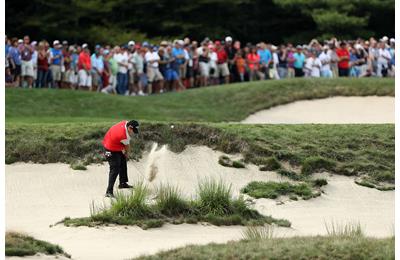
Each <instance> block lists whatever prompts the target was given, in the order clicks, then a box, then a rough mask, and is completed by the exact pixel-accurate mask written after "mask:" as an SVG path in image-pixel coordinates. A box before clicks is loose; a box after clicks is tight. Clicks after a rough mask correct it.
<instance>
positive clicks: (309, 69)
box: [304, 49, 322, 78]
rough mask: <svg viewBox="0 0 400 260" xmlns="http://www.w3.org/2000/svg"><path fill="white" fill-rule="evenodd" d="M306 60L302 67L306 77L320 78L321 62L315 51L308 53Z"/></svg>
mask: <svg viewBox="0 0 400 260" xmlns="http://www.w3.org/2000/svg"><path fill="white" fill-rule="evenodd" d="M308 56H309V57H308V59H307V61H306V64H305V66H304V71H305V75H306V77H312V78H319V77H320V76H321V67H322V64H321V61H320V60H319V58H318V57H317V51H316V49H314V50H311V51H309V52H308Z"/></svg>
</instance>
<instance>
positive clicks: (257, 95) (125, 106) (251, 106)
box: [5, 78, 395, 123]
mask: <svg viewBox="0 0 400 260" xmlns="http://www.w3.org/2000/svg"><path fill="white" fill-rule="evenodd" d="M394 92H395V90H394V79H375V78H365V79H350V78H348V79H288V80H279V81H278V80H273V81H258V82H250V83H240V84H231V85H225V86H216V87H207V88H200V89H193V90H190V91H185V92H182V93H167V94H163V95H154V96H149V97H124V96H123V97H121V96H107V95H104V94H101V93H88V92H82V91H69V90H48V89H33V90H28V89H6V95H5V103H6V121H7V122H29V123H35V122H47V123H54V122H105V121H115V120H118V119H124V118H135V119H139V120H152V121H167V122H168V121H183V122H200V121H201V122H232V121H240V120H243V119H244V118H246V117H247V116H248V115H250V114H252V113H254V112H256V111H258V110H261V109H266V108H270V107H273V106H276V105H281V104H286V103H290V102H293V101H297V100H305V99H315V98H326V97H330V96H368V95H378V96H394Z"/></svg>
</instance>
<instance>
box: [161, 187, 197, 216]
mask: <svg viewBox="0 0 400 260" xmlns="http://www.w3.org/2000/svg"><path fill="white" fill-rule="evenodd" d="M156 207H157V209H158V210H159V211H160V213H161V214H164V215H166V216H178V215H182V214H185V213H187V212H188V211H190V209H189V204H188V202H187V201H185V200H184V199H183V197H182V194H181V191H180V190H179V188H178V187H174V186H171V185H169V184H167V185H161V186H160V187H159V188H158V190H157V198H156Z"/></svg>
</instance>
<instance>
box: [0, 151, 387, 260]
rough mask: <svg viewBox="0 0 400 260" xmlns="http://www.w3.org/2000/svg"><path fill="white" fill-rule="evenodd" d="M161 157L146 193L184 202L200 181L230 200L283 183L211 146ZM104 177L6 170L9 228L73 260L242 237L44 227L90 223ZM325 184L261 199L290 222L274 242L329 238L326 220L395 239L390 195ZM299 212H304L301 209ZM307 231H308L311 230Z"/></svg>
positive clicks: (210, 229) (189, 229)
mask: <svg viewBox="0 0 400 260" xmlns="http://www.w3.org/2000/svg"><path fill="white" fill-rule="evenodd" d="M158 151H160V153H162V155H161V154H159V155H160V156H159V158H158V159H157V163H158V164H157V167H158V172H157V175H156V177H155V179H154V180H153V181H152V182H149V186H150V188H154V187H155V186H157V185H158V184H159V183H165V182H169V183H170V184H173V185H177V186H179V187H180V188H181V189H182V191H183V194H184V195H185V196H191V195H192V194H194V192H195V189H196V186H197V182H198V180H199V179H201V178H202V177H212V178H217V179H219V178H221V179H222V180H224V181H226V182H227V183H232V189H233V193H234V195H237V194H238V193H239V190H240V188H242V187H243V186H245V185H246V184H247V183H248V182H250V181H254V180H258V181H286V180H287V179H286V178H283V177H281V176H280V175H278V174H276V173H274V172H261V171H259V170H258V167H257V166H255V165H246V169H236V168H229V167H223V166H221V165H219V164H218V158H219V156H221V155H222V153H220V152H217V151H213V150H212V149H210V148H208V147H193V146H189V147H187V148H186V149H185V150H184V151H183V152H182V153H179V154H175V153H173V152H171V151H169V150H168V149H160V150H158ZM148 160H149V154H148V153H145V154H144V157H143V159H142V160H140V161H139V162H133V161H132V162H129V163H128V168H129V178H130V182H135V181H136V180H139V179H143V178H144V177H146V175H145V174H146V166H147V165H148ZM107 171H108V165H107V164H103V165H89V166H88V170H87V171H74V170H72V169H71V168H70V166H69V165H66V164H60V163H56V164H45V165H42V164H30V163H29V164H26V163H16V164H12V165H6V229H7V230H14V231H22V232H25V233H28V234H29V235H32V236H34V237H36V238H37V239H41V240H45V241H48V242H51V243H55V244H58V245H60V246H61V247H63V249H64V250H65V251H66V252H68V253H69V254H71V255H72V257H73V258H77V259H90V258H96V259H125V258H131V257H135V256H139V255H141V254H152V253H156V252H158V251H160V250H167V249H171V248H176V247H181V246H184V245H187V244H207V243H210V242H217V243H225V242H227V241H229V240H239V239H241V238H242V233H241V232H242V230H243V227H238V226H233V227H216V226H211V225H188V224H182V225H169V224H167V225H165V226H164V227H162V228H157V229H149V230H142V229H140V228H139V227H135V226H130V227H126V226H114V225H113V226H109V227H97V228H89V227H77V228H75V227H65V226H63V225H57V226H53V227H50V226H49V225H52V224H54V223H56V222H58V221H60V220H61V219H63V218H64V217H66V216H69V217H86V216H89V214H90V204H91V202H92V201H95V203H102V202H103V201H107V200H108V199H105V198H104V192H105V185H106V181H107ZM327 179H328V185H327V186H325V187H324V189H326V192H325V194H323V195H322V196H321V197H320V198H315V199H311V200H308V201H297V202H287V203H285V204H284V205H279V206H278V205H276V202H275V201H273V200H266V199H260V200H256V201H255V207H256V209H258V210H259V211H260V212H261V213H263V214H266V215H271V216H273V217H283V218H286V219H288V220H289V221H291V222H292V224H293V227H294V228H293V229H287V228H277V231H276V232H275V233H276V234H277V236H294V235H309V234H311V235H317V234H326V230H325V226H324V225H323V221H324V220H326V221H327V222H328V223H329V221H331V220H334V221H339V222H341V221H346V220H352V221H353V220H355V221H357V220H358V221H360V224H361V225H362V226H363V227H364V229H365V231H366V233H367V235H371V236H378V237H380V236H390V235H391V234H392V230H391V226H392V225H393V223H394V192H393V191H386V192H382V191H377V190H374V189H369V188H365V187H362V186H358V185H356V184H355V183H354V179H353V178H349V177H344V176H332V177H329V176H328V177H327ZM153 185H154V186H153ZM349 187H351V189H349ZM361 201H364V202H365V203H360V202H361ZM327 203H328V204H327ZM366 203H368V206H366ZM325 204H327V205H328V206H326V207H325V206H324V205H325ZM303 207H304V208H305V209H309V210H308V211H306V210H302V208H303ZM346 210H350V211H346ZM341 212H342V213H343V212H350V213H351V214H352V215H351V216H349V215H346V214H347V213H346V214H345V216H344V217H343V218H340V216H341ZM378 213H379V216H378V215H377V214H378ZM296 214H300V215H299V216H296ZM377 218H378V219H379V221H378V222H377ZM315 223H318V224H315ZM311 224H313V225H314V227H313V228H310V225H311ZM320 224H321V225H320ZM110 239H112V241H113V243H112V244H110ZM132 245H134V246H132ZM91 248H95V249H96V250H91Z"/></svg>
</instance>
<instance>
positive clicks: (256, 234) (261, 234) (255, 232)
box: [242, 225, 274, 240]
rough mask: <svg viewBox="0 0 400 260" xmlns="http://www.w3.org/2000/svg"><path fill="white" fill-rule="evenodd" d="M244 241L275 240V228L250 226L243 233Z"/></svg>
mask: <svg viewBox="0 0 400 260" xmlns="http://www.w3.org/2000/svg"><path fill="white" fill-rule="evenodd" d="M242 236H243V239H244V240H262V239H271V238H274V227H273V226H271V225H265V226H261V227H258V226H248V227H246V229H245V230H244V231H243V232H242Z"/></svg>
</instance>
